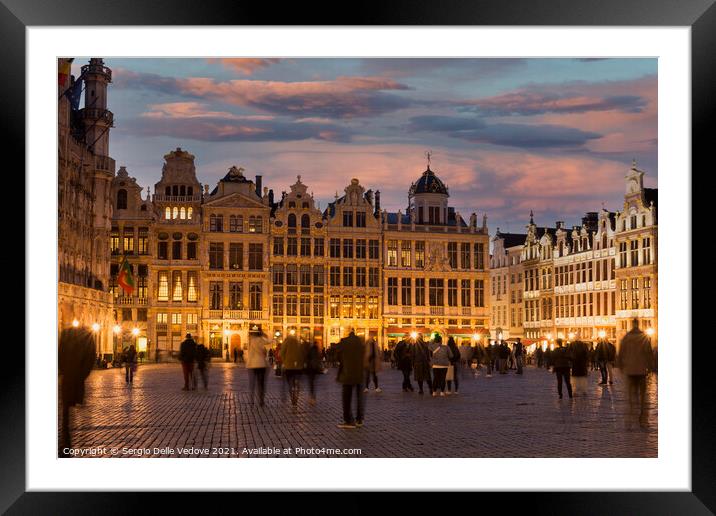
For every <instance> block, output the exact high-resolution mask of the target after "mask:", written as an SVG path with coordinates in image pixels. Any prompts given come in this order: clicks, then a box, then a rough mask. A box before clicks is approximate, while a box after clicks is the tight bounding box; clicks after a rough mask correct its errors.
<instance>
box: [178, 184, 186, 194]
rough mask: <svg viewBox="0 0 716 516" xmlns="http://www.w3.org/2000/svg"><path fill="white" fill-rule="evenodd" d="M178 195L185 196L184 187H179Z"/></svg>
mask: <svg viewBox="0 0 716 516" xmlns="http://www.w3.org/2000/svg"><path fill="white" fill-rule="evenodd" d="M179 195H181V196H182V197H183V196H185V195H186V186H184V185H181V186H180V187H179Z"/></svg>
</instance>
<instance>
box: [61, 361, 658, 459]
mask: <svg viewBox="0 0 716 516" xmlns="http://www.w3.org/2000/svg"><path fill="white" fill-rule="evenodd" d="M267 373H268V378H267V395H266V404H265V406H264V407H258V406H257V405H253V404H251V402H250V396H249V393H248V373H247V371H246V369H244V368H243V367H242V366H237V365H234V364H227V363H213V364H212V365H211V369H210V373H209V388H208V390H206V391H205V390H203V388H202V387H199V388H198V389H197V390H196V391H182V390H181V387H182V385H183V381H182V374H181V367H180V365H179V364H147V365H140V366H139V369H138V371H137V375H136V377H135V379H134V384H133V385H132V386H131V387H128V386H127V385H126V384H125V380H124V373H123V370H119V369H108V370H94V371H92V373H91V374H90V377H89V378H88V380H87V395H86V398H85V404H84V406H81V407H77V408H74V409H72V410H71V413H72V418H71V424H70V428H71V431H72V436H73V449H74V450H75V451H77V450H89V449H90V448H91V449H92V450H93V451H92V452H86V453H95V454H96V455H92V456H107V457H110V456H119V457H134V456H139V455H140V454H141V455H142V456H148V457H250V456H252V455H253V456H256V455H257V452H256V451H253V452H252V453H249V451H250V450H257V449H260V448H264V449H263V450H259V452H258V455H259V456H261V457H279V456H317V457H325V456H336V455H337V454H336V453H335V452H334V453H331V452H330V450H332V449H337V450H341V452H343V450H348V449H352V450H359V452H358V451H354V452H352V456H361V457H656V456H657V450H658V448H657V381H656V377H655V376H651V377H650V378H649V380H648V401H649V416H648V424H647V425H646V427H645V428H641V427H640V426H639V425H638V424H637V423H636V422H635V421H633V419H634V418H630V417H628V415H627V409H628V400H627V392H626V385H625V380H624V379H623V377H622V376H621V375H619V372H618V371H616V374H617V376H616V378H615V383H614V385H610V386H601V385H598V384H597V382H598V381H599V372H598V371H590V376H589V384H588V385H589V387H588V389H587V392H586V394H585V395H584V397H575V399H574V400H570V399H568V398H567V395H566V392H565V398H564V399H563V400H560V399H558V397H557V393H556V380H555V375H554V374H551V373H549V372H548V371H547V370H545V369H537V368H535V367H526V368H525V372H524V375H522V376H518V375H516V374H514V372H510V373H509V374H507V375H499V374H496V375H493V377H492V378H487V377H486V376H485V375H484V369H483V374H482V375H481V376H478V377H474V376H473V374H472V371H471V370H469V369H463V370H462V371H461V376H460V393H459V395H457V396H455V395H453V396H446V397H430V396H429V395H428V394H427V392H426V394H425V396H419V395H418V394H417V387H416V389H415V390H416V392H414V393H403V392H402V391H401V382H402V375H401V373H400V372H398V371H396V370H391V369H390V368H384V369H383V371H382V372H381V373H379V379H380V382H381V387H382V388H383V392H381V393H376V392H375V391H374V390H373V389H372V388H371V390H370V392H369V393H367V394H365V395H364V396H366V416H365V426H363V427H361V428H357V429H339V428H337V427H336V424H337V423H339V422H340V420H341V415H342V412H341V401H340V400H341V398H340V396H341V392H340V386H339V384H337V383H336V382H335V369H330V370H329V372H328V373H327V374H324V375H319V376H318V377H317V379H316V381H317V403H316V404H315V405H311V404H310V403H308V396H307V386H306V383H305V379H304V382H303V383H302V385H301V395H300V401H299V403H298V406H297V407H296V408H292V407H291V405H290V402H289V401H288V399H287V397H286V399H285V400H284V399H283V396H282V391H283V390H284V389H283V387H284V382H283V381H281V379H280V378H279V377H276V376H275V375H274V374H273V372H267ZM299 447H300V448H304V449H307V450H309V451H304V452H301V451H300V450H296V449H297V448H299ZM185 448H188V449H189V450H188V451H187V450H185ZM192 448H193V449H192ZM217 448H219V449H220V448H224V449H225V450H217ZM113 449H114V452H113ZM123 449H124V450H123ZM267 449H271V450H267ZM284 449H290V450H291V453H290V454H288V453H285V452H284ZM342 456H345V455H342Z"/></svg>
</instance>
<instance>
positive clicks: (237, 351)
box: [234, 348, 239, 364]
mask: <svg viewBox="0 0 716 516" xmlns="http://www.w3.org/2000/svg"><path fill="white" fill-rule="evenodd" d="M237 360H239V348H234V364H235V363H236V362H237Z"/></svg>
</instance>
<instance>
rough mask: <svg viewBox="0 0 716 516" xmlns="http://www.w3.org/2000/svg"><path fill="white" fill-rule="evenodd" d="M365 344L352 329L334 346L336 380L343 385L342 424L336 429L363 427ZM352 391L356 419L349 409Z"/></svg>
mask: <svg viewBox="0 0 716 516" xmlns="http://www.w3.org/2000/svg"><path fill="white" fill-rule="evenodd" d="M365 357H366V353H365V344H364V343H363V341H362V340H361V339H360V337H358V336H357V335H356V334H355V331H354V329H353V328H351V329H350V330H349V334H348V336H347V337H344V338H343V339H341V341H340V342H339V343H338V345H337V346H336V358H337V360H338V363H339V365H338V377H337V380H338V382H340V383H341V384H343V422H342V423H340V424H339V425H338V428H356V427H358V426H363V419H364V413H363V410H364V406H363V390H362V389H361V387H362V382H363V371H364V369H365V367H366V366H367V364H366V359H365ZM353 391H355V393H356V406H357V408H356V417H355V419H354V418H353V410H352V408H351V405H352V398H353Z"/></svg>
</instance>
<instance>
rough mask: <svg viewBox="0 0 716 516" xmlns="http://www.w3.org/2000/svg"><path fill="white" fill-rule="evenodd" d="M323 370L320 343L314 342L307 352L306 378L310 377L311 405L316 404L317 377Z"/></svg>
mask: <svg viewBox="0 0 716 516" xmlns="http://www.w3.org/2000/svg"><path fill="white" fill-rule="evenodd" d="M321 370H322V367H321V352H320V351H319V350H318V343H317V342H316V341H315V340H314V341H313V342H312V343H311V344H310V346H309V347H308V351H307V352H306V376H307V377H308V392H309V394H310V398H309V399H308V402H309V403H310V404H311V405H315V403H316V375H317V374H319V373H320V372H321Z"/></svg>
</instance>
